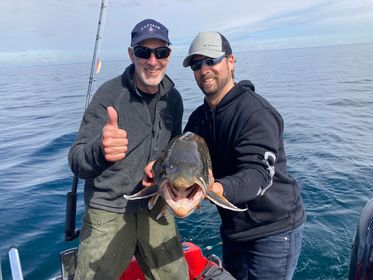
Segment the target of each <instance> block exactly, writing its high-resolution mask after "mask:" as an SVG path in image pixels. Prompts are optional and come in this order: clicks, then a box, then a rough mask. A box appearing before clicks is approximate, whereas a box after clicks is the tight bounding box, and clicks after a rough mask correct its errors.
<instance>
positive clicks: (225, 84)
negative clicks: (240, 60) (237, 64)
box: [192, 55, 234, 97]
mask: <svg viewBox="0 0 373 280" xmlns="http://www.w3.org/2000/svg"><path fill="white" fill-rule="evenodd" d="M201 59H209V58H208V57H205V56H201V55H195V56H194V57H193V59H192V63H193V62H195V61H198V60H201ZM233 66H234V58H233V56H228V57H224V58H223V59H222V60H221V61H220V62H219V63H217V64H215V65H212V66H209V65H207V64H206V63H202V65H201V68H200V69H199V70H197V71H194V72H193V73H194V78H195V80H196V82H197V84H198V86H199V88H200V89H201V90H202V92H203V93H204V94H205V95H206V96H207V97H208V96H213V95H215V96H216V95H222V94H225V93H226V92H227V91H228V90H229V89H230V87H231V82H232V80H233V78H232V69H233Z"/></svg>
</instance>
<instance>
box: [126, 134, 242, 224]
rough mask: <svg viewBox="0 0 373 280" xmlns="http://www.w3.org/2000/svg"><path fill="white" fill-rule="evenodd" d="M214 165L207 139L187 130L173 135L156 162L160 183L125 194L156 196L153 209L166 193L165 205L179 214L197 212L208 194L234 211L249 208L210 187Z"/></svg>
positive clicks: (144, 196) (183, 215)
mask: <svg viewBox="0 0 373 280" xmlns="http://www.w3.org/2000/svg"><path fill="white" fill-rule="evenodd" d="M211 169H212V166H211V158H210V154H209V150H208V147H207V144H206V142H205V140H204V139H203V138H202V137H200V136H199V135H197V134H195V133H192V132H186V133H184V134H181V135H180V136H177V137H175V138H173V139H172V140H171V141H170V143H169V145H168V146H167V148H166V150H165V153H164V154H163V155H162V156H161V157H160V158H159V159H158V160H156V162H155V163H154V165H153V172H154V174H155V183H156V185H155V186H152V187H149V188H144V189H143V190H141V191H140V192H138V193H136V194H133V195H124V198H126V199H129V200H132V199H144V198H148V197H152V198H151V199H150V200H149V203H148V206H149V208H150V209H151V208H152V207H153V206H154V205H155V203H156V201H157V200H158V198H159V197H162V198H163V199H164V201H165V207H164V209H169V210H170V211H171V213H173V214H174V215H175V216H177V217H179V218H184V217H187V216H189V215H190V214H191V213H193V211H194V210H195V209H196V208H199V207H200V204H201V202H202V200H203V199H205V198H207V199H209V200H210V201H211V202H213V203H215V204H216V205H218V206H220V207H223V208H226V209H229V210H232V211H246V210H247V209H241V208H238V207H236V206H235V205H233V204H232V203H230V202H229V201H228V200H227V199H226V198H225V197H224V196H220V195H217V194H216V193H213V192H211V191H208V186H209V185H210V183H211V182H210V178H211V177H210V176H209V170H211ZM162 214H163V213H160V215H162Z"/></svg>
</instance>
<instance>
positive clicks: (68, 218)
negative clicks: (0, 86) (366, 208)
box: [65, 0, 107, 241]
mask: <svg viewBox="0 0 373 280" xmlns="http://www.w3.org/2000/svg"><path fill="white" fill-rule="evenodd" d="M106 3H107V0H101V7H100V14H99V18H98V24H97V33H96V40H95V46H94V50H93V57H92V64H91V71H90V75H89V80H88V89H87V95H86V101H85V107H84V110H86V109H87V107H88V105H89V102H90V100H91V91H92V86H93V83H94V82H95V81H96V80H97V77H98V74H99V73H100V70H101V65H102V61H101V59H100V58H99V52H100V50H101V42H102V32H103V27H104V25H105V20H106V13H105V8H106V7H107V4H106ZM78 181H79V179H78V177H77V176H76V175H74V177H73V181H72V186H71V191H70V192H68V193H67V195H66V214H65V240H66V241H71V240H74V239H75V238H77V237H78V236H79V233H80V231H79V230H75V225H76V204H77V189H78Z"/></svg>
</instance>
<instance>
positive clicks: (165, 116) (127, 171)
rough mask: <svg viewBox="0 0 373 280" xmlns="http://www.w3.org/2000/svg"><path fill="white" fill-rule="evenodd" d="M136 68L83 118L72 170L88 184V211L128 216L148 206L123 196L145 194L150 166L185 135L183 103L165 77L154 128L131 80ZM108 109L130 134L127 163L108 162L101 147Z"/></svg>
mask: <svg viewBox="0 0 373 280" xmlns="http://www.w3.org/2000/svg"><path fill="white" fill-rule="evenodd" d="M133 71H134V66H133V65H130V66H128V67H127V69H126V70H125V72H124V73H123V74H122V75H120V76H118V77H116V78H114V79H112V80H109V81H107V82H105V83H104V84H103V85H102V86H100V87H99V89H98V90H97V92H96V93H95V95H94V97H93V98H92V101H91V102H90V104H89V106H88V107H87V110H86V111H85V113H84V116H83V119H82V122H81V125H80V129H79V133H78V136H77V140H76V142H75V143H74V144H73V146H72V147H71V149H70V151H69V155H68V160H69V164H70V166H71V170H72V171H73V173H74V174H75V175H77V176H78V177H79V178H81V179H85V186H84V201H85V204H86V205H87V206H89V207H93V208H98V209H102V210H107V211H110V212H116V213H124V212H130V213H131V212H132V213H133V212H136V211H139V210H140V209H142V208H144V207H146V201H144V200H135V201H127V200H126V199H124V198H123V194H132V193H134V192H136V191H138V190H139V189H141V187H142V186H141V180H142V178H143V175H144V167H145V166H146V164H147V163H148V162H149V161H151V160H153V159H156V158H157V157H158V156H159V155H160V153H161V152H162V150H163V149H164V148H165V147H166V146H167V144H168V142H169V140H170V139H171V138H172V137H174V136H176V135H178V134H180V133H181V122H182V116H183V111H184V108H183V103H182V98H181V95H180V93H179V92H178V91H177V90H176V89H175V88H174V83H173V82H172V81H171V79H170V78H169V77H168V76H167V75H166V76H165V77H164V78H163V80H162V81H161V83H160V92H159V94H158V101H157V105H156V116H155V121H154V125H152V121H151V118H150V114H149V111H148V107H147V104H146V103H145V101H144V100H143V99H142V97H141V95H140V94H139V93H138V92H137V90H136V87H135V85H134V83H133V80H132V73H133ZM108 106H113V107H114V108H115V110H116V111H117V112H118V125H119V128H122V129H124V130H126V131H127V134H128V151H127V153H126V157H125V158H124V159H123V160H120V161H117V162H115V163H110V162H108V161H106V160H105V158H104V155H103V151H102V148H101V135H102V129H103V127H104V126H105V124H106V123H107V118H108V115H107V111H106V108H107V107H108Z"/></svg>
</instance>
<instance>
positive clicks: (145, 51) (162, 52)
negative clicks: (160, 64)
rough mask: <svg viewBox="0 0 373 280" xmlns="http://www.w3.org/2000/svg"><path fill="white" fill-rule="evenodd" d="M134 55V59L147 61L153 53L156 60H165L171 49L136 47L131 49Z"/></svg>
mask: <svg viewBox="0 0 373 280" xmlns="http://www.w3.org/2000/svg"><path fill="white" fill-rule="evenodd" d="M133 51H134V54H135V56H136V57H139V58H144V59H148V58H149V57H150V56H151V55H152V53H154V55H155V57H156V58H157V59H162V58H167V57H169V56H170V53H171V49H170V48H168V47H159V48H155V49H151V48H147V47H143V46H136V47H134V48H133Z"/></svg>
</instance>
